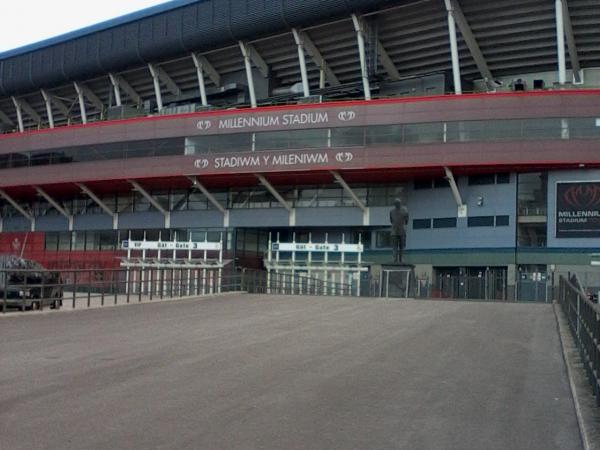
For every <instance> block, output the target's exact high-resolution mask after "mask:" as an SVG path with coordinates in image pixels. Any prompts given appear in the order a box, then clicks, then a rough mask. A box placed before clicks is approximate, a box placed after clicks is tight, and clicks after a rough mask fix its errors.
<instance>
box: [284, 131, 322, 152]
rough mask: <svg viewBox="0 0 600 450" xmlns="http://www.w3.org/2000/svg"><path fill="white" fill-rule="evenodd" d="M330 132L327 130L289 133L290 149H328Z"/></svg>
mask: <svg viewBox="0 0 600 450" xmlns="http://www.w3.org/2000/svg"><path fill="white" fill-rule="evenodd" d="M328 135H329V131H328V130H327V129H326V128H325V129H313V130H291V131H289V148H326V147H327V138H328Z"/></svg>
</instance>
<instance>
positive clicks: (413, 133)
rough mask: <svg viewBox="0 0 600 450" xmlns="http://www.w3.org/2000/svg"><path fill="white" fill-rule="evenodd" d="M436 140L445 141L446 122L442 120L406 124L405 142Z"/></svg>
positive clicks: (430, 142)
mask: <svg viewBox="0 0 600 450" xmlns="http://www.w3.org/2000/svg"><path fill="white" fill-rule="evenodd" d="M436 142H444V124H443V123H442V122H435V123H411V124H407V125H404V143H405V144H432V143H436Z"/></svg>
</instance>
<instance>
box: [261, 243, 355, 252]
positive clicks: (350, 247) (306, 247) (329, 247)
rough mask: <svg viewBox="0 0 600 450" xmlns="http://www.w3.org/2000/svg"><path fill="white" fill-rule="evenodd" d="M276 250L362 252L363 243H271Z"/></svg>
mask: <svg viewBox="0 0 600 450" xmlns="http://www.w3.org/2000/svg"><path fill="white" fill-rule="evenodd" d="M271 248H272V249H273V251H274V252H277V251H279V252H307V253H313V252H321V253H333V252H336V253H362V252H363V245H362V244H290V243H274V244H271Z"/></svg>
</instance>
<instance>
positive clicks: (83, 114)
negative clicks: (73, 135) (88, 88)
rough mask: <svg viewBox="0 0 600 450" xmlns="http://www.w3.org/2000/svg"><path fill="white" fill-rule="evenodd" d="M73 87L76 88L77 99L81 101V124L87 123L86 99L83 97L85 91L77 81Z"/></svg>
mask: <svg viewBox="0 0 600 450" xmlns="http://www.w3.org/2000/svg"><path fill="white" fill-rule="evenodd" d="M73 86H75V92H77V98H78V100H79V111H80V112H81V122H82V123H84V124H86V123H87V110H86V107H85V98H84V96H83V89H81V86H80V85H79V83H77V82H76V81H75V82H73Z"/></svg>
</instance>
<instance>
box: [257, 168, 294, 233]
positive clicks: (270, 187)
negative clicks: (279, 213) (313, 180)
mask: <svg viewBox="0 0 600 450" xmlns="http://www.w3.org/2000/svg"><path fill="white" fill-rule="evenodd" d="M255 175H256V178H258V181H260V184H262V185H263V186H264V187H265V188H266V189H267V190H268V191H269V192H270V193H271V195H273V197H275V198H276V199H277V201H278V202H279V203H281V205H282V206H283V207H284V208H285V209H286V210H287V211H288V213H289V224H290V226H291V227H293V226H296V210H295V209H294V207H293V206H292V205H290V204H289V203H288V202H287V201H286V200H285V199H284V198H283V197H282V196H281V194H280V193H279V192H278V191H277V189H275V187H273V185H272V184H271V183H270V182H269V180H267V179H266V178H265V176H264V175H262V174H260V173H256V174H255Z"/></svg>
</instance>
